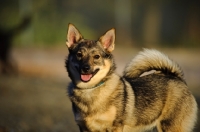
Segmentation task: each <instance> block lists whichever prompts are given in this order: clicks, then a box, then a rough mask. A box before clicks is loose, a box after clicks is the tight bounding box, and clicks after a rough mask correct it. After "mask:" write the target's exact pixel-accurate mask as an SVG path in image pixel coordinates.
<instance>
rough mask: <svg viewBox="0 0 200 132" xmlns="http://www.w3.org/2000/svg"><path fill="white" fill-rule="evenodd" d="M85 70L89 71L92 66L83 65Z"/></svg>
mask: <svg viewBox="0 0 200 132" xmlns="http://www.w3.org/2000/svg"><path fill="white" fill-rule="evenodd" d="M82 70H83V72H88V71H89V70H90V66H89V65H84V66H83V67H82Z"/></svg>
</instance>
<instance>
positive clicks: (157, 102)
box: [124, 49, 197, 132]
mask: <svg viewBox="0 0 200 132" xmlns="http://www.w3.org/2000/svg"><path fill="white" fill-rule="evenodd" d="M150 70H154V71H153V73H152V72H150V73H148V72H149V71H150ZM145 73H146V75H145ZM143 74H144V75H143ZM124 78H125V79H126V80H127V81H128V82H129V83H130V84H131V86H132V88H133V91H134V95H135V114H134V115H135V118H136V124H137V126H143V125H144V124H153V123H155V124H156V126H157V129H158V130H159V132H160V131H161V132H162V131H167V132H169V131H170V132H190V131H192V129H193V127H194V124H195V122H196V117H197V116H196V115H197V104H196V101H195V99H194V97H193V96H192V94H191V93H190V91H189V90H188V88H187V85H186V82H185V80H184V78H183V71H182V70H181V68H180V67H179V66H178V65H177V64H176V63H175V62H173V61H172V60H170V59H169V58H168V57H167V56H166V55H164V54H162V53H161V52H159V51H157V50H148V49H145V50H144V51H143V52H140V53H139V54H138V55H137V56H136V57H135V58H134V59H133V60H132V61H131V63H130V64H128V65H127V67H126V69H125V71H124Z"/></svg>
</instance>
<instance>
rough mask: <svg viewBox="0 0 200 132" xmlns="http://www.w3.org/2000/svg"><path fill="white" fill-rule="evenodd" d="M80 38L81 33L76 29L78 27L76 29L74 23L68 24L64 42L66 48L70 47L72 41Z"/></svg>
mask: <svg viewBox="0 0 200 132" xmlns="http://www.w3.org/2000/svg"><path fill="white" fill-rule="evenodd" d="M81 39H82V35H81V34H80V32H79V31H78V29H76V27H75V26H74V25H72V24H69V27H68V32H67V42H66V45H67V46H68V48H69V47H71V46H72V45H73V44H74V43H77V42H78V41H79V40H81Z"/></svg>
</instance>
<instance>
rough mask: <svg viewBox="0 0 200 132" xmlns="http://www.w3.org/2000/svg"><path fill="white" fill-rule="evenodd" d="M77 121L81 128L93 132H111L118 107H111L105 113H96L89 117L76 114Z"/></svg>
mask: <svg viewBox="0 0 200 132" xmlns="http://www.w3.org/2000/svg"><path fill="white" fill-rule="evenodd" d="M74 114H75V120H76V122H77V123H78V125H80V126H86V128H87V129H89V130H91V131H100V130H109V129H112V125H113V121H114V120H115V118H116V107H115V106H110V107H109V108H108V109H107V110H106V111H104V112H101V113H100V112H96V113H92V114H89V115H87V116H83V115H81V113H79V112H76V113H74Z"/></svg>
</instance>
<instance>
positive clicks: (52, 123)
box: [0, 0, 200, 132]
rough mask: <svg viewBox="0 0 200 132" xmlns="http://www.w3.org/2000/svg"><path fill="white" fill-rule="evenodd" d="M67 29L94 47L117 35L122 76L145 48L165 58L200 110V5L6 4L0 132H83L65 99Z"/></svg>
mask: <svg viewBox="0 0 200 132" xmlns="http://www.w3.org/2000/svg"><path fill="white" fill-rule="evenodd" d="M69 23H72V24H74V25H75V26H76V27H77V28H78V29H79V30H80V32H81V33H82V35H83V36H84V38H87V39H94V40H97V39H98V38H99V37H100V36H101V35H103V34H104V33H105V32H106V31H107V30H109V29H111V28H115V29H116V49H115V51H114V52H113V54H114V56H115V60H116V64H117V73H119V74H121V73H122V71H123V68H124V66H125V65H126V63H128V62H129V61H130V60H131V58H133V57H134V56H135V55H136V54H137V53H138V51H140V50H142V48H155V49H158V50H161V51H163V52H164V53H166V54H168V55H169V57H170V58H172V59H173V60H175V61H176V62H178V63H179V64H180V66H181V67H182V69H183V70H184V72H185V78H186V81H187V83H188V86H189V89H190V90H191V92H192V93H193V94H194V95H195V97H196V99H197V102H198V103H200V92H199V90H200V88H199V86H200V83H199V80H200V59H199V57H200V1H199V0H190V1H189V0H182V1H178V0H167V1H166V0H161V1H154V2H152V1H145V0H138V1H132V0H124V1H122V0H109V1H104V0H101V1H91V0H84V1H79V0H1V1H0V132H26V131H29V132H35V131H37V132H40V131H41V132H77V131H78V128H77V126H76V124H75V122H74V117H73V114H72V112H71V104H70V101H69V99H68V97H67V92H66V87H67V85H68V82H69V81H70V80H69V78H68V75H67V72H66V70H65V67H64V66H65V64H64V61H65V58H66V56H67V54H68V50H67V47H66V45H65V41H66V33H67V28H68V24H69ZM198 131H200V123H199V122H198V123H197V125H196V129H195V132H198Z"/></svg>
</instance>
